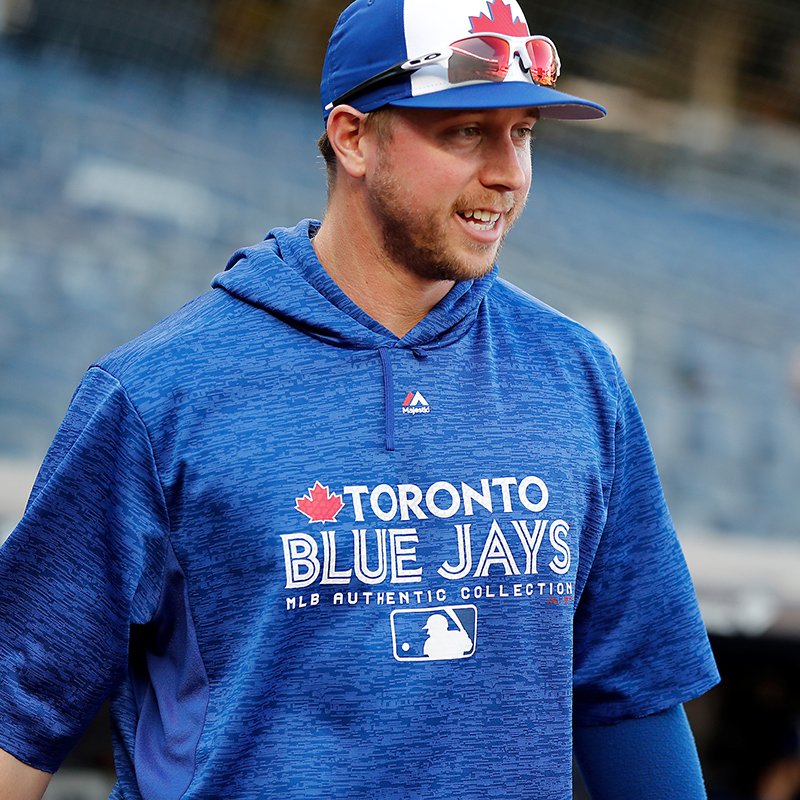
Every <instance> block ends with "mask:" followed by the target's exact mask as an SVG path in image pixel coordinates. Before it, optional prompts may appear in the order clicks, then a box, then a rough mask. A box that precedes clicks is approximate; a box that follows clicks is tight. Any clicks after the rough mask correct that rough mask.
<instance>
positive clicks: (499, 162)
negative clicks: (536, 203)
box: [481, 136, 531, 192]
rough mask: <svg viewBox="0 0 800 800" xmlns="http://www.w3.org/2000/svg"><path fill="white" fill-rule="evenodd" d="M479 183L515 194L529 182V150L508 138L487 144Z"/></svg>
mask: <svg viewBox="0 0 800 800" xmlns="http://www.w3.org/2000/svg"><path fill="white" fill-rule="evenodd" d="M487 144H488V146H487V147H486V151H485V153H484V161H483V167H482V170H481V183H483V185H484V186H486V187H487V188H490V189H496V190H498V191H506V192H516V191H519V190H520V189H523V188H525V187H526V186H527V184H528V182H529V181H530V159H531V155H530V149H529V148H528V147H527V146H524V145H521V144H519V143H518V142H515V141H513V139H512V138H511V137H510V136H505V137H502V138H498V139H497V140H496V141H492V142H491V143H487Z"/></svg>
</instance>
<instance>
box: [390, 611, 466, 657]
mask: <svg viewBox="0 0 800 800" xmlns="http://www.w3.org/2000/svg"><path fill="white" fill-rule="evenodd" d="M391 625H392V641H393V645H394V657H395V658H396V659H397V660H398V661H455V660H457V659H462V658H469V657H470V656H472V655H474V654H475V644H476V639H477V633H478V609H477V608H476V607H475V606H473V605H468V606H439V607H437V608H420V609H407V610H406V609H403V610H398V611H393V612H392V616H391Z"/></svg>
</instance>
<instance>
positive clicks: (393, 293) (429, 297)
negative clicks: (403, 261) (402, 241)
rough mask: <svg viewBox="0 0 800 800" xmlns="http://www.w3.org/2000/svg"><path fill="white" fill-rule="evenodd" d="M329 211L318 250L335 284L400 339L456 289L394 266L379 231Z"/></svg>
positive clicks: (317, 240)
mask: <svg viewBox="0 0 800 800" xmlns="http://www.w3.org/2000/svg"><path fill="white" fill-rule="evenodd" d="M358 219H359V214H358V212H356V213H353V210H352V209H351V213H349V214H347V215H346V217H345V216H344V215H342V214H340V213H338V212H337V209H336V208H335V207H333V208H329V210H328V213H327V214H326V215H325V220H324V222H323V223H322V226H321V227H320V229H319V231H318V233H317V235H316V236H315V237H314V239H313V245H314V250H315V251H316V253H317V258H319V260H320V263H321V264H322V266H323V267H325V271H326V272H327V273H328V274H329V275H330V276H331V278H332V279H333V280H334V282H335V283H336V284H337V286H338V287H339V288H340V289H341V290H342V291H343V292H344V293H345V294H346V295H347V296H348V297H349V298H350V299H351V300H352V301H353V302H354V303H355V304H356V305H357V306H358V307H359V308H361V309H362V311H365V312H366V313H367V314H369V315H370V316H371V317H372V318H373V319H374V320H376V321H377V322H380V323H381V325H383V326H384V328H387V329H388V330H390V331H391V332H392V333H394V334H395V335H396V336H397V337H399V338H402V337H403V336H405V334H407V333H408V332H409V331H410V330H411V329H412V328H413V327H414V326H415V325H416V324H417V323H418V322H419V321H420V320H422V319H423V317H425V315H426V314H427V313H428V312H429V311H430V310H431V309H432V308H433V307H434V306H435V305H436V304H437V303H438V302H439V301H440V300H441V299H442V298H443V297H444V296H445V295H446V294H447V293H448V292H449V291H450V289H452V287H453V282H452V281H436V280H430V279H427V278H423V277H420V276H419V275H416V274H414V273H413V272H411V271H410V270H409V269H408V268H406V267H404V266H402V265H399V264H397V263H395V262H394V261H393V260H392V259H391V258H390V257H389V255H388V254H387V253H386V251H385V249H384V247H383V242H382V241H381V240H380V238H379V236H378V235H377V233H376V232H374V231H372V230H371V229H369V228H366V227H365V226H361V225H359V224H358V223H357V222H355V220H358Z"/></svg>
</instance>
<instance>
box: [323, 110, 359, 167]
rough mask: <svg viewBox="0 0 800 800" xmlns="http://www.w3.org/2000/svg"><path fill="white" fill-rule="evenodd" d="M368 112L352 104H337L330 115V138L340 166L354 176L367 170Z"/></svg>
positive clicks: (328, 128)
mask: <svg viewBox="0 0 800 800" xmlns="http://www.w3.org/2000/svg"><path fill="white" fill-rule="evenodd" d="M366 116H367V115H366V114H364V113H362V112H361V111H357V110H356V109H355V108H353V107H352V106H346V105H341V106H336V108H334V109H333V111H331V113H330V116H329V117H328V126H327V131H328V140H329V141H330V143H331V147H333V150H334V152H335V153H336V158H337V160H338V162H339V167H340V168H341V169H343V170H344V171H345V172H347V174H348V175H350V176H351V177H353V178H361V177H363V175H364V172H365V169H366V167H365V159H364V150H363V147H362V138H363V136H364V119H365V118H366Z"/></svg>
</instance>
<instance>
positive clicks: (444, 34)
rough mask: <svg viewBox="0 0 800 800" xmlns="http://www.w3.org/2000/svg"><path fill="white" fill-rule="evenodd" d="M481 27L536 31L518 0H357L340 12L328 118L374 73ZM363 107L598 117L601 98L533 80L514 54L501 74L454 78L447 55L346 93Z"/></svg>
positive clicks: (521, 33) (327, 80)
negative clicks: (462, 79)
mask: <svg viewBox="0 0 800 800" xmlns="http://www.w3.org/2000/svg"><path fill="white" fill-rule="evenodd" d="M476 33H481V34H488V35H491V33H497V34H500V35H502V36H512V37H526V36H529V35H530V30H529V28H528V23H527V22H526V20H525V15H524V14H523V12H522V9H521V8H520V6H519V3H518V2H517V0H355V2H354V3H351V4H350V5H349V6H348V7H347V8H346V9H345V10H344V11H343V12H342V14H341V16H340V17H339V20H338V22H337V23H336V27H335V28H334V29H333V33H332V34H331V38H330V42H329V43H328V51H327V53H326V55H325V63H324V66H323V69H322V82H321V86H320V94H321V99H322V107H323V117H324V118H325V120H327V118H328V115H329V113H330V111H331V109H332V103H333V102H334V101H335V100H336V99H337V98H339V97H341V96H342V95H344V94H345V93H346V92H348V91H350V90H351V89H353V88H355V87H356V86H358V85H359V84H361V83H362V82H364V81H366V80H368V79H369V78H371V77H373V76H375V75H377V74H379V73H381V72H382V71H384V70H387V69H389V68H391V67H393V66H396V65H398V64H400V63H402V62H405V61H408V60H410V59H418V58H421V57H423V56H424V55H425V54H428V53H431V52H433V51H436V50H441V49H442V48H447V47H448V46H449V45H450V44H451V43H453V42H458V41H459V40H462V39H464V38H465V37H470V36H473V35H474V34H476ZM347 103H348V104H349V105H351V106H353V107H354V108H357V109H358V110H359V111H363V112H368V111H374V110H375V109H377V108H381V107H382V106H399V107H402V108H438V109H469V108H475V109H484V108H519V107H532V108H538V109H539V113H540V115H541V116H542V117H547V118H551V119H597V118H599V117H604V116H605V115H606V110H605V108H603V107H602V106H601V105H598V104H597V103H594V102H592V101H591V100H584V99H583V98H580V97H575V96H574V95H570V94H566V93H565V92H560V91H558V90H556V89H555V88H551V87H549V86H540V85H538V84H536V83H533V82H532V81H531V79H530V76H529V75H528V74H526V72H525V71H524V69H523V68H522V65H521V64H520V60H519V59H518V58H512V64H511V65H510V67H509V70H508V74H507V75H506V76H505V78H504V79H503V80H502V82H494V81H489V80H480V81H474V80H473V81H469V82H464V83H458V84H456V85H454V84H453V83H451V82H450V81H449V80H448V74H447V69H446V68H445V67H443V66H442V64H441V63H433V62H432V63H430V64H426V65H425V66H422V67H421V68H419V69H415V70H414V71H411V72H408V73H407V74H401V75H399V76H398V77H396V78H393V79H392V80H387V81H384V82H381V83H379V84H377V85H373V86H370V87H369V88H368V89H366V90H365V91H364V92H363V93H361V94H358V95H357V96H356V97H353V98H350V99H348V100H347Z"/></svg>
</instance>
